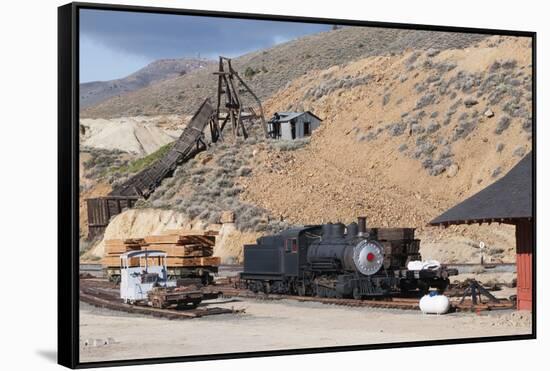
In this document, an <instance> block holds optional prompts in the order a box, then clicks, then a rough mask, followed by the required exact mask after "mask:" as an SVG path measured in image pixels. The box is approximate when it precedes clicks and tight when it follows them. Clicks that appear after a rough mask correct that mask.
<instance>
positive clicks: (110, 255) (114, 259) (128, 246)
mask: <svg viewBox="0 0 550 371" xmlns="http://www.w3.org/2000/svg"><path fill="white" fill-rule="evenodd" d="M144 243H145V240H143V239H141V238H126V239H112V240H105V255H104V256H103V259H102V260H101V264H102V265H103V266H106V267H119V266H120V255H121V254H123V253H125V252H127V251H136V250H141V247H142V246H143V244H144ZM130 263H131V264H134V263H139V259H134V260H133V261H132V260H131V261H130Z"/></svg>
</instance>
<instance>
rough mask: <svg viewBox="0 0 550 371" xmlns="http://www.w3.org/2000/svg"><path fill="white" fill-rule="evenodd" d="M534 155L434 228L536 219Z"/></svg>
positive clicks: (436, 221)
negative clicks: (533, 184)
mask: <svg viewBox="0 0 550 371" xmlns="http://www.w3.org/2000/svg"><path fill="white" fill-rule="evenodd" d="M532 164H533V156H532V152H529V153H528V154H527V155H526V156H525V157H524V158H523V159H522V160H521V161H520V162H519V163H518V164H517V165H516V166H514V167H513V168H512V169H511V170H510V171H509V172H508V173H507V174H506V175H505V176H503V177H502V178H501V179H499V180H497V181H496V182H495V183H493V184H491V185H490V186H488V187H486V188H484V189H483V190H481V191H480V192H478V193H476V194H474V195H473V196H471V197H470V198H468V199H466V200H464V201H463V202H461V203H459V204H458V205H456V206H454V207H452V208H450V209H449V210H447V211H446V212H444V213H443V214H441V215H440V216H438V217H437V218H435V219H434V220H432V221H431V222H430V224H431V225H445V226H447V225H451V224H473V223H491V222H498V223H509V224H514V223H515V222H516V221H518V220H519V219H531V218H532V217H533V194H532V193H533V187H532V178H533V172H532Z"/></svg>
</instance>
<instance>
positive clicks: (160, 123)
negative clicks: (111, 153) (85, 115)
mask: <svg viewBox="0 0 550 371" xmlns="http://www.w3.org/2000/svg"><path fill="white" fill-rule="evenodd" d="M186 119H187V117H183V116H178V115H168V116H154V117H145V116H136V117H121V118H117V119H81V120H80V127H81V135H80V144H81V146H83V147H87V148H96V149H107V150H119V151H122V152H129V153H133V154H137V155H139V156H143V155H148V154H150V153H152V152H155V151H156V150H157V149H159V148H160V147H162V146H163V145H165V144H168V143H170V142H173V141H174V140H176V139H177V138H178V137H179V135H180V134H181V131H182V130H183V127H184V126H185V123H186V122H187V120H186Z"/></svg>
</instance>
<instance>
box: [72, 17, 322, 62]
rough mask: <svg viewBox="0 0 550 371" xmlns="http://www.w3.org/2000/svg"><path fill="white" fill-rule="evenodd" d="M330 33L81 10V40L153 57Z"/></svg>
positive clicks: (233, 50)
mask: <svg viewBox="0 0 550 371" xmlns="http://www.w3.org/2000/svg"><path fill="white" fill-rule="evenodd" d="M327 29H329V26H327V25H316V24H304V23H291V22H275V21H255V20H238V19H227V18H214V17H198V16H181V15H167V14H147V13H134V12H118V11H101V10H83V11H82V12H81V16H80V31H81V36H84V37H88V38H91V39H94V40H96V41H98V42H100V43H102V44H103V45H105V46H106V47H109V48H113V49H115V50H119V51H121V52H124V53H128V54H133V55H141V56H144V57H147V58H151V59H158V58H171V57H172V58H173V57H181V56H196V55H197V53H201V56H212V57H215V56H217V55H218V54H224V53H225V54H227V55H230V56H236V55H239V54H241V53H245V52H248V51H252V50H256V49H260V48H265V47H269V46H272V45H274V44H276V43H279V42H282V41H286V40H289V39H293V38H296V37H299V36H301V35H305V34H310V33H316V32H320V31H324V30H327Z"/></svg>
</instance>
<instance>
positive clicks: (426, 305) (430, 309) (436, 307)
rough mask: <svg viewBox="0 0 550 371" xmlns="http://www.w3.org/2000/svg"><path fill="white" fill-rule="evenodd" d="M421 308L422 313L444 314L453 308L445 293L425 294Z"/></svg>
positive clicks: (421, 301) (421, 300) (420, 304)
mask: <svg viewBox="0 0 550 371" xmlns="http://www.w3.org/2000/svg"><path fill="white" fill-rule="evenodd" d="M419 306H420V310H421V311H422V313H424V314H426V313H430V314H444V313H447V312H448V311H449V309H450V308H451V302H450V301H449V298H448V297H446V296H445V295H433V294H432V295H424V296H423V297H422V298H421V299H420V303H419Z"/></svg>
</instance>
